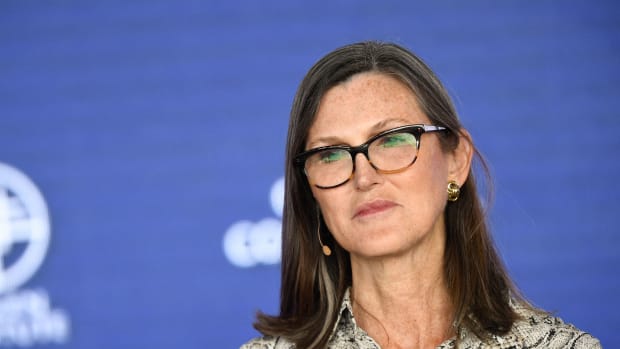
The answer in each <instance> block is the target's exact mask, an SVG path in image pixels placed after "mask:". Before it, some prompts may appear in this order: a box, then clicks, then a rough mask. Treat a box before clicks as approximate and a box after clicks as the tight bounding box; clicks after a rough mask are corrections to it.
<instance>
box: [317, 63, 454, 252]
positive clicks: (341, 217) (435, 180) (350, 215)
mask: <svg viewBox="0 0 620 349" xmlns="http://www.w3.org/2000/svg"><path fill="white" fill-rule="evenodd" d="M407 124H431V122H430V121H429V119H428V117H427V116H426V115H424V113H423V112H422V111H421V110H420V107H419V106H418V102H417V99H416V96H415V95H414V94H413V92H412V91H411V90H410V89H409V88H408V87H407V86H406V85H405V84H403V83H401V82H400V81H398V80H396V79H395V78H393V77H389V76H387V75H384V74H379V73H362V74H358V75H355V76H353V77H352V78H351V79H350V80H348V81H346V82H344V83H342V84H340V85H337V86H335V87H333V88H332V89H330V90H329V91H328V92H327V93H326V94H325V95H324V97H323V98H322V100H321V103H320V107H319V110H318V112H317V115H316V119H315V121H314V124H313V125H312V127H311V128H310V130H309V136H308V143H307V144H306V149H310V148H314V147H318V146H325V145H333V144H338V143H339V144H349V145H353V146H356V145H359V144H361V143H364V142H366V141H367V140H368V138H370V137H371V136H373V135H375V134H377V133H379V132H381V131H384V130H387V129H390V128H394V127H397V126H402V125H407ZM355 161H356V166H355V167H356V170H355V174H354V177H353V179H352V180H350V181H349V182H347V183H346V184H344V185H342V186H340V187H337V188H333V189H319V188H312V193H313V195H314V197H315V198H316V199H317V201H318V203H319V205H320V207H321V212H322V214H323V217H324V219H325V222H326V223H327V226H328V227H329V229H330V231H331V232H332V234H333V235H334V237H335V239H336V240H337V241H338V243H339V244H340V245H341V246H342V247H343V248H344V249H346V250H348V251H349V252H350V253H351V258H352V259H354V258H362V259H364V258H377V257H385V256H398V255H402V254H407V253H415V252H416V251H418V253H420V252H421V253H433V254H435V253H440V254H442V253H443V244H444V241H445V227H444V223H443V211H444V208H445V205H446V184H447V182H448V181H449V180H450V179H453V172H454V166H453V163H454V161H453V156H452V154H451V153H444V152H443V151H442V149H441V146H440V143H439V140H438V138H437V134H436V133H428V134H423V135H422V138H421V146H420V151H419V153H418V158H417V160H416V162H415V163H414V164H413V165H412V166H411V167H409V168H407V169H406V170H405V171H403V172H400V173H396V174H379V173H377V172H376V171H375V170H374V169H373V168H372V167H371V166H370V164H369V163H368V161H367V160H366V158H365V157H364V156H363V155H362V154H358V155H357V156H356V159H355ZM373 200H387V201H390V202H393V203H394V204H395V206H394V207H392V208H390V209H387V210H384V211H381V212H378V213H377V214H371V215H367V216H364V217H354V216H355V212H356V209H357V208H358V207H359V206H360V205H361V204H364V203H367V202H371V201H373Z"/></svg>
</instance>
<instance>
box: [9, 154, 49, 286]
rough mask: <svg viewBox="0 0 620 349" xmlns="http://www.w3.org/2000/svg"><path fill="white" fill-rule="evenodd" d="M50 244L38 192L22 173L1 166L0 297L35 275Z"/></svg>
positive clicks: (45, 211) (47, 221)
mask: <svg viewBox="0 0 620 349" xmlns="http://www.w3.org/2000/svg"><path fill="white" fill-rule="evenodd" d="M49 241H50V222H49V214H48V211H47V206H46V204H45V200H43V196H42V195H41V192H39V190H38V189H37V187H36V186H35V185H34V183H33V182H32V181H31V180H30V179H29V178H28V177H27V176H26V175H25V174H23V173H22V172H20V171H19V170H17V169H15V168H14V167H11V166H9V165H6V164H3V163H0V294H3V293H6V292H9V291H11V290H14V289H16V288H18V287H19V286H21V285H22V284H24V283H25V282H26V281H28V280H29V279H30V278H31V277H32V275H34V273H35V272H36V271H37V270H38V269H39V267H40V266H41V263H42V262H43V259H44V258H45V254H46V253H47V248H48V246H49Z"/></svg>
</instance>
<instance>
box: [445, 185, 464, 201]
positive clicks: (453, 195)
mask: <svg viewBox="0 0 620 349" xmlns="http://www.w3.org/2000/svg"><path fill="white" fill-rule="evenodd" d="M460 194H461V187H460V186H459V185H458V184H457V183H456V182H455V181H450V182H448V201H452V202H454V201H456V200H458V199H459V195H460Z"/></svg>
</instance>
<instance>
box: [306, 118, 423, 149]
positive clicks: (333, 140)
mask: <svg viewBox="0 0 620 349" xmlns="http://www.w3.org/2000/svg"><path fill="white" fill-rule="evenodd" d="M389 125H394V126H393V127H398V126H402V125H411V121H409V120H407V119H404V118H389V119H384V120H381V121H379V122H377V123H376V124H374V125H372V126H371V127H370V129H368V133H367V134H366V139H370V138H371V137H373V136H374V135H376V134H378V133H381V132H383V131H385V130H386V129H389V128H391V127H387V126H389ZM316 144H325V145H351V144H348V143H346V142H343V141H342V139H341V138H339V137H337V136H327V137H320V138H317V139H314V140H312V142H308V146H307V149H312V148H316V147H317V146H316ZM321 146H322V145H321Z"/></svg>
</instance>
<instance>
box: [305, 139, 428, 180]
mask: <svg viewBox="0 0 620 349" xmlns="http://www.w3.org/2000/svg"><path fill="white" fill-rule="evenodd" d="M417 144H418V142H417V140H416V137H415V136H414V135H413V134H411V133H408V132H397V133H390V134H387V135H384V136H382V137H379V138H377V139H375V140H373V141H372V143H370V144H369V146H368V157H369V158H370V159H369V161H370V163H371V164H372V165H373V167H374V168H376V169H377V170H379V171H387V172H389V171H398V170H401V169H405V168H407V167H408V166H409V165H411V164H412V163H413V160H414V159H415V157H416V155H417V151H418V148H417ZM305 170H306V174H307V176H308V179H309V180H310V182H311V183H313V184H314V185H316V186H318V187H323V188H329V187H334V186H337V185H340V184H342V183H344V182H346V181H347V180H348V179H349V178H350V177H351V174H352V173H353V170H354V165H353V158H352V157H351V153H350V152H349V151H348V150H347V149H343V148H330V149H325V150H324V151H321V152H318V153H315V154H312V155H311V156H309V157H308V158H307V159H306V163H305Z"/></svg>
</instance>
